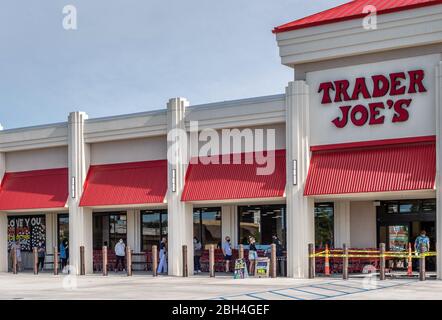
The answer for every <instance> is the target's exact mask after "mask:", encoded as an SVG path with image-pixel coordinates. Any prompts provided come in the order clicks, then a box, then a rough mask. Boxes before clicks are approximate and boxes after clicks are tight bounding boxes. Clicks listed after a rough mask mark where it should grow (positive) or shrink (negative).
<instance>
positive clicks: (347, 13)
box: [273, 0, 442, 33]
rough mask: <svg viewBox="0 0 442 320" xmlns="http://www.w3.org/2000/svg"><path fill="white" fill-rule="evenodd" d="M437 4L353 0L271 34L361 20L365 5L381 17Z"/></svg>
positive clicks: (433, 1)
mask: <svg viewBox="0 0 442 320" xmlns="http://www.w3.org/2000/svg"><path fill="white" fill-rule="evenodd" d="M438 4H442V0H370V1H367V0H355V1H350V2H348V3H345V4H343V5H340V6H337V7H335V8H331V9H329V10H326V11H322V12H319V13H316V14H314V15H311V16H308V17H305V18H302V19H299V20H295V21H293V22H289V23H286V24H284V25H282V26H279V27H276V28H275V29H273V32H274V33H281V32H286V31H290V30H297V29H302V28H309V27H313V26H319V25H324V24H329V23H334V22H340V21H346V20H352V19H362V18H363V17H365V16H367V15H368V14H367V13H364V7H366V6H367V5H372V6H374V7H375V8H376V10H377V11H376V13H377V14H378V15H381V14H387V13H392V12H398V11H404V10H412V9H416V8H421V7H426V6H433V5H438Z"/></svg>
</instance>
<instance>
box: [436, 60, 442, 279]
mask: <svg viewBox="0 0 442 320" xmlns="http://www.w3.org/2000/svg"><path fill="white" fill-rule="evenodd" d="M441 139H442V61H441V62H440V63H439V65H438V66H437V67H436V199H437V204H436V237H437V239H436V242H437V243H436V251H437V258H436V261H437V262H436V265H437V278H438V279H439V280H442V172H441V169H442V140H441Z"/></svg>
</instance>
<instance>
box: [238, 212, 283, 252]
mask: <svg viewBox="0 0 442 320" xmlns="http://www.w3.org/2000/svg"><path fill="white" fill-rule="evenodd" d="M238 214H239V218H238V221H239V243H241V244H244V245H247V244H248V238H249V236H253V237H254V238H255V239H256V242H257V243H258V244H263V245H269V244H271V243H272V236H273V235H274V234H276V235H277V236H278V238H279V239H280V240H281V241H282V243H283V246H284V247H285V244H286V208H285V205H273V206H244V207H239V208H238Z"/></svg>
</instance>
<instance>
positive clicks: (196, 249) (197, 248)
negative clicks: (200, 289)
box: [193, 237, 202, 274]
mask: <svg viewBox="0 0 442 320" xmlns="http://www.w3.org/2000/svg"><path fill="white" fill-rule="evenodd" d="M201 255H202V245H201V242H200V241H199V240H198V238H197V237H194V238H193V268H194V273H195V274H196V273H200V272H201V263H200V259H201Z"/></svg>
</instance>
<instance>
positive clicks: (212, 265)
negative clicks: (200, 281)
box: [209, 244, 215, 278]
mask: <svg viewBox="0 0 442 320" xmlns="http://www.w3.org/2000/svg"><path fill="white" fill-rule="evenodd" d="M209 275H210V277H211V278H213V277H214V276H215V246H214V245H213V244H211V245H210V247H209Z"/></svg>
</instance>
